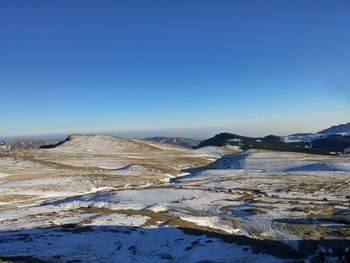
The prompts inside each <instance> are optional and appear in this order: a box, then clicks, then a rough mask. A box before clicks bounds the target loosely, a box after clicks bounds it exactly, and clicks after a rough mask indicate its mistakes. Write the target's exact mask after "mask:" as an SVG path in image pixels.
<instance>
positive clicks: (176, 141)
mask: <svg viewBox="0 0 350 263" xmlns="http://www.w3.org/2000/svg"><path fill="white" fill-rule="evenodd" d="M74 136H76V135H71V136H68V137H67V139H66V140H64V141H58V140H3V141H0V151H9V150H23V149H35V148H54V147H57V146H59V145H61V144H65V143H66V142H69V141H70V140H72V138H74ZM82 138H85V137H82ZM92 138H94V137H92ZM119 139H120V140H121V139H122V138H119ZM144 140H147V141H153V142H161V143H167V144H173V145H179V146H182V147H187V148H200V147H206V146H225V145H231V146H236V147H239V148H241V149H242V150H247V149H265V150H277V151H293V152H306V153H314V154H330V153H332V154H333V153H338V152H348V151H349V148H350V123H347V124H340V125H336V126H332V127H330V128H327V129H324V130H322V131H319V132H318V133H296V134H291V135H288V136H275V135H269V136H265V137H256V138H255V137H248V136H242V135H237V134H232V133H220V134H217V135H215V136H214V137H212V138H209V139H207V140H204V141H199V140H195V139H190V138H183V137H161V136H157V137H148V138H145V139H144ZM76 141H77V140H75V143H76ZM98 144H100V143H98ZM98 144H97V145H96V147H97V148H103V147H102V146H101V144H100V146H98ZM107 144H108V143H107ZM94 147H95V146H94ZM100 150H103V149H100Z"/></svg>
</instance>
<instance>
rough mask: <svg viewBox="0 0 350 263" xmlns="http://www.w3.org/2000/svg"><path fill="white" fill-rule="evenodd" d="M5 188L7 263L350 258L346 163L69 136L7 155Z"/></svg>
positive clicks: (0, 230)
mask: <svg viewBox="0 0 350 263" xmlns="http://www.w3.org/2000/svg"><path fill="white" fill-rule="evenodd" d="M0 182H1V183H0V244H1V246H0V258H2V259H4V260H12V261H19V262H21V261H30V260H32V261H37V262H41V261H44V262H46V261H50V262H65V261H72V260H75V261H76V262H78V261H81V262H256V261H262V262H298V261H299V262H304V261H311V262H318V261H317V260H318V253H319V250H320V249H324V248H327V249H328V248H332V249H338V248H340V247H341V248H347V247H350V245H349V242H350V227H349V225H346V224H343V223H340V222H335V221H333V220H332V209H333V206H335V205H345V204H346V201H347V200H346V199H345V196H346V195H347V194H349V187H350V159H349V157H340V156H321V155H310V154H304V153H288V152H283V153H282V152H274V151H263V150H260V151H259V150H249V151H244V152H238V150H237V148H227V147H204V148H200V149H197V150H192V149H187V148H182V147H178V146H175V145H168V144H163V143H157V142H152V141H143V140H129V139H124V138H119V137H112V136H102V135H98V136H95V135H73V136H70V138H69V140H67V141H65V142H64V143H63V144H61V145H59V146H57V147H54V148H51V149H29V150H14V151H4V152H0ZM328 259H329V262H332V260H334V262H336V257H335V255H334V256H333V255H329V256H328Z"/></svg>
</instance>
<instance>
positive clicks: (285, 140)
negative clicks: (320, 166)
mask: <svg viewBox="0 0 350 263" xmlns="http://www.w3.org/2000/svg"><path fill="white" fill-rule="evenodd" d="M224 145H232V146H237V147H240V148H241V149H242V150H247V149H264V150H277V151H292V152H304V153H313V154H335V153H338V152H341V153H343V152H345V153H348V152H349V149H350V123H348V124H341V125H337V126H333V127H331V128H328V129H325V130H322V131H320V132H318V133H317V134H313V133H298V134H291V135H289V136H275V135H269V136H266V137H261V138H260V137H259V138H254V137H246V136H241V135H237V134H232V133H220V134H217V135H215V136H214V137H212V138H209V139H207V140H205V141H202V142H201V143H200V144H199V147H205V146H224Z"/></svg>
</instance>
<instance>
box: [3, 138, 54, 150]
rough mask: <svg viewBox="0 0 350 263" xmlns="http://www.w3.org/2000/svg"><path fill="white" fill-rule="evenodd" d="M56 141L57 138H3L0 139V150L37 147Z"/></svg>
mask: <svg viewBox="0 0 350 263" xmlns="http://www.w3.org/2000/svg"><path fill="white" fill-rule="evenodd" d="M57 142H58V141H57V140H3V141H0V151H11V150H27V149H37V148H39V147H40V146H42V145H47V144H55V143H57Z"/></svg>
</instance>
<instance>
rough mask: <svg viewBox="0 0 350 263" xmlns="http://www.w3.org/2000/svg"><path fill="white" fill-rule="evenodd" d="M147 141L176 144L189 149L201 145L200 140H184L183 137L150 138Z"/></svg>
mask: <svg viewBox="0 0 350 263" xmlns="http://www.w3.org/2000/svg"><path fill="white" fill-rule="evenodd" d="M144 140H146V141H153V142H162V143H167V144H175V145H179V146H183V147H187V148H194V147H197V146H198V145H199V143H200V141H199V140H194V139H189V138H183V137H160V136H156V137H148V138H144Z"/></svg>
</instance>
